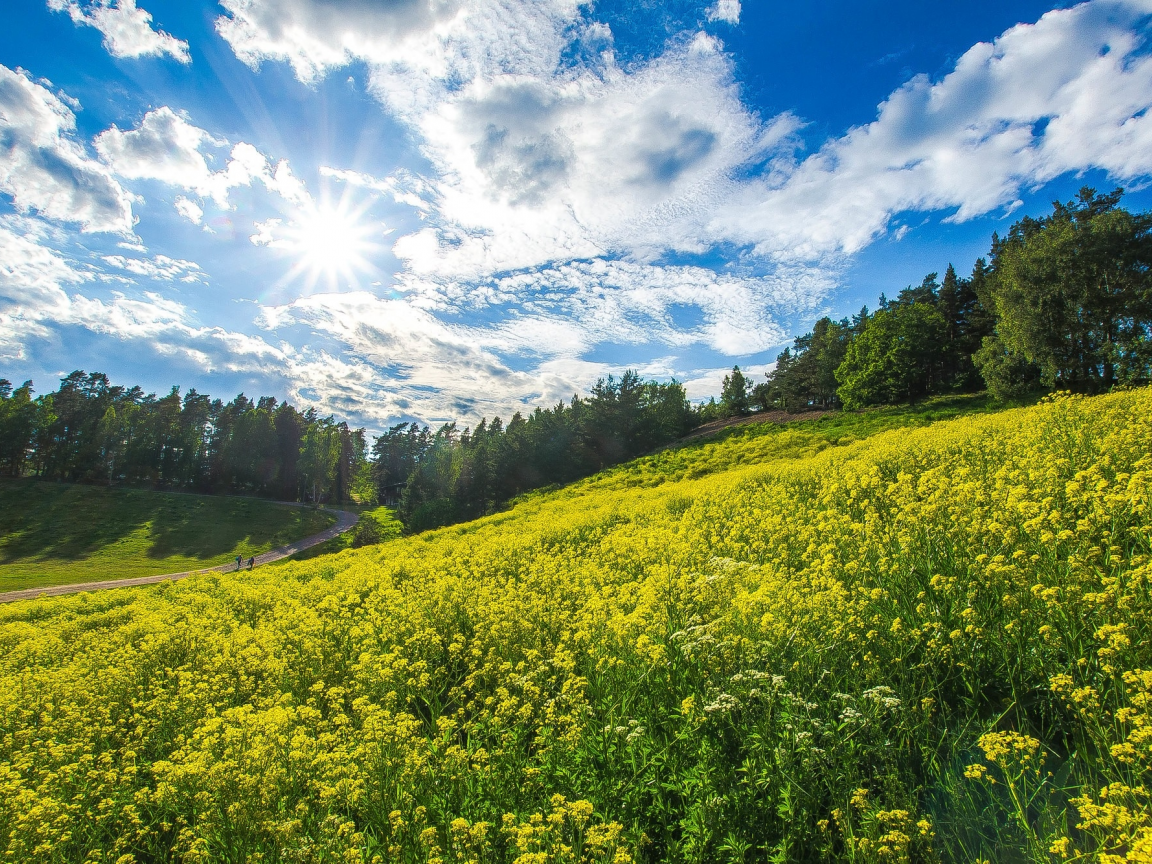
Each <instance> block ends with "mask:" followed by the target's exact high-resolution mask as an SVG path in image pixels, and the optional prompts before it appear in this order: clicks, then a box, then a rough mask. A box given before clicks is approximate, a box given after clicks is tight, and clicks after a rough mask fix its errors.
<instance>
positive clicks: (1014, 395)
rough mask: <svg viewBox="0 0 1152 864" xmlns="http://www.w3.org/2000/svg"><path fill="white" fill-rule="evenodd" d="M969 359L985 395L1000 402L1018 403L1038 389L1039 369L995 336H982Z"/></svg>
mask: <svg viewBox="0 0 1152 864" xmlns="http://www.w3.org/2000/svg"><path fill="white" fill-rule="evenodd" d="M972 359H973V361H974V362H975V364H976V368H977V369H979V370H980V374H981V375H982V376H983V377H984V382H985V384H986V385H987V387H988V392H989V393H991V394H992V395H993V396H995V397H996V398H997V399H1000V400H1001V401H1003V402H1014V401H1016V400H1019V399H1022V398H1024V397H1025V396H1026V395H1027V394H1028V393H1030V392H1033V391H1035V390H1037V389H1038V388H1039V387H1040V369H1039V367H1038V366H1037V365H1036V364H1035V363H1031V362H1029V361H1028V359H1027V358H1026V357H1024V355H1022V354H1018V353H1016V352H1015V351H1011V350H1009V349H1008V348H1007V347H1005V345H1004V343H1003V342H1001V341H1000V337H999V336H985V337H984V343H983V344H982V345H981V346H980V350H979V351H977V352H976V353H975V354H974V355H972Z"/></svg>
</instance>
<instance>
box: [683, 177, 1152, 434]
mask: <svg viewBox="0 0 1152 864" xmlns="http://www.w3.org/2000/svg"><path fill="white" fill-rule="evenodd" d="M1122 194H1123V191H1122V190H1119V189H1117V190H1116V191H1114V192H1111V193H1108V194H1106V195H1098V194H1096V192H1095V190H1093V189H1088V188H1085V189H1082V190H1081V191H1080V193H1079V195H1078V196H1077V197H1076V199H1075V200H1073V201H1069V202H1067V203H1060V202H1056V203H1055V204H1054V205H1053V210H1052V213H1051V214H1050V215H1049V216H1046V217H1044V218H1041V219H1034V218H1032V217H1024V218H1023V219H1021V220H1019V221H1017V222H1016V223H1015V224H1013V225H1012V227H1011V228H1010V229H1009V231H1008V233H1007V235H1006V236H1004V237H999V236H998V235H993V237H992V247H991V250H990V252H989V254H988V256H987V257H986V258H980V259H978V260H977V261H976V263H975V265H974V266H973V268H972V272H971V275H969V276H967V277H960V276H958V275H957V274H956V271H955V269H954V268H953V267H952V265H951V264H949V265H948V269H947V270H946V271H945V273H944V278H943V280H940V281H938V280H937V275H938V274H937V273H930V274H929V275H928V276H926V277H925V278H924V280H923V281H922V282H921V284H919V285H915V286H908V287H907V288H905V289H904V290H902V291H901V292H900V294H899V295H898V296H897V298H896V299H895V300H888V299H887V298H886V297H885V296H884V295H881V297H880V302H879V308H878V309H877V311H876V312H874V313H870V312H869V310H868V308H867V307H865V308H864V309H862V310H861V311H860V313H859V314H858V315H854V316H852V317H851V318H844V319H841V320H839V321H834V320H832V319H830V318H822V319H821V320H820V321H817V322H816V324H815V326H814V327H813V328H812V331H811V332H809V333H806V334H805V335H803V336H800V337H798V338H797V339H796V340H795V341H794V343H793V345H792V346H791V347H789V348H786V349H785V350H784V351H783V353H781V354H780V355H779V356H778V357H777V358H776V366H775V368H774V369H773V370H772V371H771V372H769V373H768V374H767V375H766V376H765V380H764V381H762V382H759V383H752V382H749V381H748V380H747V379H746V377H745V376H744V375H743V374H742V373H741V372H740V370H739V367H736V368H735V369H733V372H732V374H731V375H729V376H728V377H727V378H726V379H725V381H724V390H723V394H722V396H721V400H720V401H719V402H713V403H712V404H711V405H709V406H705V414H706V415H708V416H725V415H731V414H741V413H747V412H748V411H750V410H751V409H752V408H754V407H758V408H760V409H784V410H787V411H793V412H795V411H807V410H813V409H822V408H823V409H835V408H840V407H843V408H847V409H849V410H855V409H859V408H864V407H867V406H870V405H886V404H897V403H905V402H912V401H916V400H917V399H920V398H923V397H925V396H929V395H933V394H942V393H962V392H974V391H979V390H984V389H987V390H988V391H989V392H990V393H991V394H992V395H993V396H995V397H997V398H1000V399H1005V400H1011V399H1016V398H1020V397H1022V396H1024V395H1025V394H1027V393H1029V392H1030V391H1036V390H1041V389H1046V390H1052V389H1060V390H1073V391H1079V392H1088V393H1098V392H1101V391H1104V390H1108V389H1110V388H1112V387H1114V386H1117V385H1123V386H1131V385H1137V384H1145V383H1148V381H1149V380H1150V379H1152V217H1150V216H1149V214H1147V213H1132V212H1130V211H1128V210H1126V209H1124V208H1122V207H1120V206H1119V202H1120V198H1121V196H1122Z"/></svg>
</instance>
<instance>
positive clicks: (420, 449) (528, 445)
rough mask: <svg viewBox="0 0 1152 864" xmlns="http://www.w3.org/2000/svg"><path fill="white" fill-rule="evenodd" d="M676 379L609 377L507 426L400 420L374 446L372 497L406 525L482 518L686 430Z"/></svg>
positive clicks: (689, 419) (417, 527)
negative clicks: (435, 426)
mask: <svg viewBox="0 0 1152 864" xmlns="http://www.w3.org/2000/svg"><path fill="white" fill-rule="evenodd" d="M696 419H697V418H696V417H694V416H693V412H692V410H691V408H690V406H689V404H688V400H687V398H686V397H685V395H684V388H683V386H682V385H681V384H680V383H678V382H677V381H675V380H673V381H670V382H668V383H660V382H656V381H642V380H641V379H640V377H639V376H638V375H637V374H636V373H635V372H632V371H627V372H625V373H624V374H623V375H622V376H621V377H620V378H619V379H617V378H615V377H614V376H611V375H609V376H608V378H606V379H602V380H600V381H598V382H597V383H596V385H595V386H594V387H593V388H592V392H591V394H590V396H589V397H588V398H586V399H581V398H580V397H573V399H572V402H571V404H570V405H565V404H564V403H560V404H559V405H557V406H556V407H555V408H552V409H551V410H544V409H541V408H537V409H536V410H535V411H533V412H532V413H531V414H530V415H528V417H527V418H525V417H523V416H521V415H520V414H519V413H516V414H514V415H513V416H512V419H511V420H509V421H508V425H507V426H505V425H504V423H503V421H502V420H501V419H500V418H499V417H496V418H494V419H492V420H491V421H489V420H487V419H482V420H481V421H480V423H479V424H478V425H477V426H476V428H475V429H465V430H464V431H463V432H461V431H459V430H458V429H457V427H456V424H455V423H449V424H445V425H444V426H442V427H441V428H440V429H439V430H437V431H436V432H435V433H433V432H432V431H431V430H429V429H428V428H427V427H425V428H423V429H419V428H418V427H417V426H416V425H415V424H407V423H402V424H400V425H398V426H394V427H392V428H391V429H389V430H387V431H386V432H385V433H384V434H383V435H381V436H379V437H377V438H376V440H375V443H374V445H373V448H372V453H373V458H374V460H375V465H376V476H377V480H378V484H379V485H378V487H377V488H378V493H377V499H378V500H379V501H383V502H384V503H386V504H392V505H396V506H397V509H398V511H399V512H400V513H401V514H402V518H403V520H404V523H405V524H406V525H407V526H408V528H409V529H410V530H412V531H423V530H427V529H429V528H437V527H440V526H442V525H449V524H452V523H454V522H460V521H463V520H466V519H470V518H475V517H477V516H483V515H485V514H488V513H493V512H495V511H497V510H498V509H500V508H501V507H502V506H503V505H504V504H505V503H506V502H507V501H510V500H511V499H513V498H515V497H516V496H518V495H520V494H522V493H524V492H526V491H528V490H531V489H536V488H539V487H541V486H548V485H550V484H554V483H566V482H571V481H572V480H576V479H577V478H580V477H586V476H588V475H589V474H591V473H593V472H595V471H597V470H599V469H601V468H604V467H606V466H609V465H615V464H617V463H619V462H621V461H624V460H626V459H629V458H632V457H634V456H636V455H638V454H640V453H645V452H648V451H650V450H652V449H654V448H656V447H658V446H660V445H663V444H667V443H669V442H670V441H675V440H676V439H678V438H680V437H681V436H682V435H684V434H685V433H686V432H687V431H688V429H689V428H691V426H692V425H693V423H694V422H695V421H696Z"/></svg>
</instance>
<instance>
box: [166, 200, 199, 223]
mask: <svg viewBox="0 0 1152 864" xmlns="http://www.w3.org/2000/svg"><path fill="white" fill-rule="evenodd" d="M173 204H174V206H175V207H176V212H177V213H179V214H180V215H181V216H183V217H184V218H185V219H187V220H188V221H189V222H191V223H192V224H193V225H199V224H200V222H201V221H202V220H203V219H204V208H203V207H201V206H200V205H199V204H197V203H196V202H195V201H190V200H188V199H187V198H185V197H184V196H183V195H178V196H177V197H176V200H175V201H174V202H173Z"/></svg>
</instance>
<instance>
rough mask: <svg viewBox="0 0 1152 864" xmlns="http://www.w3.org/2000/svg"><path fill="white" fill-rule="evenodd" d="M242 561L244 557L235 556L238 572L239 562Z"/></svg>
mask: <svg viewBox="0 0 1152 864" xmlns="http://www.w3.org/2000/svg"><path fill="white" fill-rule="evenodd" d="M243 560H244V556H243V555H237V556H236V569H237V570H239V569H240V562H241V561H243Z"/></svg>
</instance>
